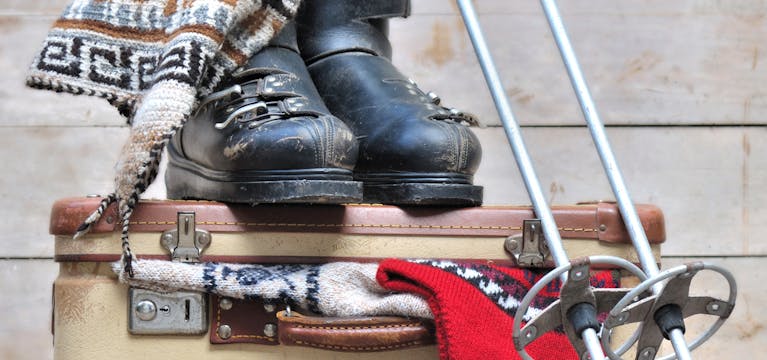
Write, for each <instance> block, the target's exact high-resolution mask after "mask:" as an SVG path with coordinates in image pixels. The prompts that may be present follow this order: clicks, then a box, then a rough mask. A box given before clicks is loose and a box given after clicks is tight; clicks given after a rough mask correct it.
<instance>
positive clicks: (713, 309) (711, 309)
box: [706, 302, 722, 314]
mask: <svg viewBox="0 0 767 360" xmlns="http://www.w3.org/2000/svg"><path fill="white" fill-rule="evenodd" d="M721 309H722V307H721V306H719V304H718V303H715V302H710V303H709V304H708V305H706V311H708V313H709V314H716V313H718V312H719V310H721Z"/></svg>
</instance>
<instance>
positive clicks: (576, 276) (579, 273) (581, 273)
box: [573, 270, 586, 280]
mask: <svg viewBox="0 0 767 360" xmlns="http://www.w3.org/2000/svg"><path fill="white" fill-rule="evenodd" d="M585 278H586V272H585V271H583V270H576V271H575V272H574V273H573V280H583V279H585Z"/></svg>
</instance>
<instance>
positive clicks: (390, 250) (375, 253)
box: [50, 198, 665, 360]
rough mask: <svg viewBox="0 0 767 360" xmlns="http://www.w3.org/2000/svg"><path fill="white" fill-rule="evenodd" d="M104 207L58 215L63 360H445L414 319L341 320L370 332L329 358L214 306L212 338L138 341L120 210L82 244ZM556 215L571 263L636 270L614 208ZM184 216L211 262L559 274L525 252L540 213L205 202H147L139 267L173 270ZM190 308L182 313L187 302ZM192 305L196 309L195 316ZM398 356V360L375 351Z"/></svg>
mask: <svg viewBox="0 0 767 360" xmlns="http://www.w3.org/2000/svg"><path fill="white" fill-rule="evenodd" d="M99 200H100V199H98V198H72V199H64V200H61V201H59V202H57V203H56V204H55V205H54V208H53V212H52V215H51V226H50V230H51V233H52V234H53V235H55V241H56V256H55V259H56V261H58V262H59V263H60V273H59V276H58V278H57V279H56V281H55V284H54V291H53V295H54V317H53V332H54V349H55V350H54V353H55V358H56V359H60V360H63V359H86V358H88V359H162V358H169V359H253V358H259V359H260V358H279V359H283V358H286V357H288V358H315V359H318V358H334V359H335V358H355V359H359V358H396V359H404V358H408V359H409V358H436V357H437V351H436V348H435V346H432V345H430V344H433V341H434V340H433V338H431V336H430V334H429V332H430V331H432V330H433V329H432V328H430V326H431V325H430V324H429V323H428V322H423V321H422V322H419V321H415V322H414V321H413V320H408V319H404V318H403V319H396V318H365V319H341V320H340V321H341V323H343V324H345V325H344V329H352V330H353V329H356V328H357V327H355V326H356V325H354V324H361V325H364V326H359V327H358V328H359V329H360V330H361V332H360V331H358V332H354V331H351V332H347V333H344V334H342V336H335V335H333V336H329V337H327V338H329V339H331V340H332V341H336V343H332V344H317V343H316V342H315V343H314V344H315V345H319V346H316V347H320V348H321V349H314V348H309V347H299V346H286V345H284V344H283V345H280V336H278V335H277V334H278V333H279V330H280V329H279V328H278V326H277V324H279V321H277V319H276V318H275V313H276V312H275V311H274V310H280V309H270V308H269V307H266V308H265V307H264V305H263V304H258V303H253V302H245V301H239V300H235V301H231V300H229V299H222V298H219V297H216V296H208V295H199V297H200V298H201V299H204V301H206V305H205V306H206V309H207V314H205V315H204V316H203V318H201V319H200V320H201V321H202V322H203V323H204V324H203V326H204V330H203V331H201V332H202V334H197V335H194V334H191V335H133V334H131V333H130V332H129V331H128V328H129V318H130V316H129V313H132V312H135V311H134V310H135V305H136V304H135V303H134V304H133V306H129V303H130V300H131V294H132V293H131V292H129V289H128V287H127V286H125V285H123V284H121V283H119V282H118V281H117V278H116V276H115V275H114V274H113V273H112V271H111V267H110V262H113V261H117V260H119V258H120V250H121V248H120V233H119V231H117V230H116V224H115V219H117V216H116V212H115V209H114V207H110V208H109V209H108V210H107V212H106V213H105V214H104V216H102V218H101V220H100V222H99V223H98V224H97V225H96V226H95V227H94V229H93V230H92V231H91V232H90V233H89V234H88V235H87V236H86V237H84V238H81V239H78V240H73V239H72V234H73V233H74V232H75V229H76V228H77V226H78V225H79V223H80V222H81V221H82V220H83V219H84V218H85V217H86V216H87V215H88V214H89V213H90V212H91V211H93V210H94V209H95V208H96V206H97V205H98V202H99ZM637 208H638V210H639V212H640V217H641V219H642V222H643V225H644V227H645V229H646V231H647V233H648V237H649V239H650V241H651V242H652V243H653V245H652V246H653V250H654V251H655V254H656V257H657V256H658V255H659V254H658V251H659V243H660V242H662V241H663V240H664V238H665V233H664V223H663V215H662V213H661V212H660V210H659V209H657V208H656V207H653V206H638V207H637ZM553 211H554V215H555V219H556V220H557V224H558V226H559V227H560V233H561V234H562V237H563V238H564V239H565V240H564V245H565V249H566V251H567V253H568V255H569V256H571V257H573V258H575V257H580V256H588V255H614V256H619V257H623V258H627V259H629V260H630V261H633V262H637V260H636V253H635V251H634V249H633V248H632V247H631V245H630V240H629V239H628V235H627V234H626V232H625V228H624V227H623V224H622V222H621V220H620V215H619V214H618V210H617V207H616V206H615V205H614V204H612V203H595V204H586V205H575V206H564V207H562V206H560V207H554V208H553ZM179 213H182V214H186V216H188V215H189V214H193V215H194V223H193V225H194V226H195V228H196V229H197V230H206V231H208V232H209V235H210V236H209V239H208V240H209V246H207V248H206V249H205V250H204V252H203V253H202V256H201V258H200V259H199V260H200V261H213V262H232V263H324V262H331V261H358V262H374V261H378V260H380V259H385V258H391V257H396V258H439V259H461V260H470V261H476V262H482V263H487V262H492V263H496V264H505V265H514V264H516V262H515V261H516V260H515V256H514V255H512V254H511V253H510V252H509V251H508V249H513V251H514V252H517V253H519V252H521V255H520V256H521V257H522V258H523V259H532V260H530V262H536V263H538V265H542V266H551V265H552V264H551V261H550V259H548V258H543V257H542V254H540V253H539V252H538V251H537V247H534V246H533V247H531V246H527V248H525V249H524V250H523V249H520V248H521V247H522V246H521V245H523V244H524V241H523V240H528V238H527V237H524V238H523V236H522V232H523V222H524V220H531V219H533V218H534V214H533V212H532V211H531V209H530V208H529V207H481V208H466V209H443V208H398V207H392V206H375V205H371V206H368V205H348V206H257V207H250V206H240V205H227V204H221V203H216V202H205V201H145V202H142V203H141V204H140V205H139V206H138V208H137V209H136V211H135V213H134V215H133V217H132V223H131V245H132V249H133V252H134V254H136V256H137V257H138V258H155V259H169V258H170V255H169V252H168V250H167V249H166V248H165V247H164V246H163V241H162V240H161V237H162V235H163V233H164V232H166V231H169V230H174V229H177V228H178V219H179ZM541 239H542V237H541ZM514 244H516V246H514ZM544 255H545V254H544ZM526 261H527V260H526ZM624 279H625V280H626V281H629V282H631V281H633V280H634V279H632V278H628V277H627V278H624ZM180 299H181V300H180V301H181V302H180V304H182V305H183V304H184V300H183V297H181V298H180ZM135 300H136V298H135V297H134V301H135ZM195 301H196V300H193V302H192V304H191V306H192V308H193V309H192V310H191V312H192V318H194V317H195V316H196V315H195V314H197V312H198V311H200V310H199V309H196V308H195V306H196V305H197V304H196V303H195ZM222 302H223V303H222ZM189 306H190V305H189V303H186V307H187V313H188V312H189V310H188V308H189ZM200 314H202V312H200ZM130 315H131V316H132V317H133V321H139V320H136V319H135V317H136V314H135V313H132V314H130ZM187 317H189V315H188V314H187ZM350 324H352V325H350ZM371 324H378V325H375V326H371ZM381 324H383V325H381ZM387 324H396V326H391V325H387ZM224 326H226V328H225V327H224ZM371 328H375V329H392V328H394V329H399V330H402V331H399V330H398V331H399V332H398V333H396V334H393V333H391V332H389V333H386V334H384V335H385V336H378V335H380V334H378V335H377V333H376V332H370V331H368V332H365V331H362V330H364V329H367V330H369V329H371ZM387 331H388V330H387ZM408 331H409V332H408ZM320 335H323V336H324V335H325V334H320ZM322 338H323V339H325V338H326V337H322ZM392 339H395V340H394V341H393V342H392ZM346 342H348V344H346ZM292 345H295V342H293V344H292ZM405 345H407V346H405ZM328 349H331V350H328ZM387 349H389V350H390V351H378V352H367V351H372V350H387Z"/></svg>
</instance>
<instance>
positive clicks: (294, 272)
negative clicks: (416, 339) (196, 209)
mask: <svg viewBox="0 0 767 360" xmlns="http://www.w3.org/2000/svg"><path fill="white" fill-rule="evenodd" d="M135 262H136V266H135V268H134V271H135V274H134V276H133V277H130V276H128V274H127V273H126V272H125V270H124V268H123V267H122V266H121V264H119V263H115V264H113V270H114V271H115V273H117V274H118V276H119V278H120V281H122V282H125V283H128V284H129V285H131V286H136V287H141V288H146V289H151V290H155V291H160V292H169V291H177V290H189V291H199V292H207V293H212V294H218V295H221V296H226V297H231V298H236V299H259V300H264V301H266V302H270V303H287V304H289V305H291V306H293V307H296V308H300V309H303V310H306V311H310V312H313V313H316V314H321V315H326V316H375V315H400V316H409V317H418V318H431V317H432V316H431V312H430V311H429V306H428V305H427V304H426V301H425V300H424V299H423V298H421V297H419V296H417V295H412V294H400V293H393V292H391V291H389V290H387V289H384V288H383V287H381V286H380V285H379V284H378V283H377V282H376V271H377V270H378V264H358V263H344V262H338V263H329V264H324V265H268V266H267V265H250V264H247V265H243V264H219V263H200V264H184V263H178V262H171V261H160V260H135Z"/></svg>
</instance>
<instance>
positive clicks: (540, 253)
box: [504, 219, 549, 267]
mask: <svg viewBox="0 0 767 360" xmlns="http://www.w3.org/2000/svg"><path fill="white" fill-rule="evenodd" d="M504 247H505V248H506V250H507V251H508V252H510V253H511V254H512V255H514V257H515V258H516V260H517V265H518V266H520V267H541V266H543V265H544V261H545V260H546V258H547V257H548V256H549V247H548V246H547V245H546V241H545V238H544V236H543V228H542V227H541V220H539V219H533V220H525V221H524V222H523V223H522V234H518V235H512V236H509V237H508V238H506V241H505V243H504Z"/></svg>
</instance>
